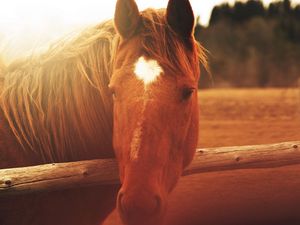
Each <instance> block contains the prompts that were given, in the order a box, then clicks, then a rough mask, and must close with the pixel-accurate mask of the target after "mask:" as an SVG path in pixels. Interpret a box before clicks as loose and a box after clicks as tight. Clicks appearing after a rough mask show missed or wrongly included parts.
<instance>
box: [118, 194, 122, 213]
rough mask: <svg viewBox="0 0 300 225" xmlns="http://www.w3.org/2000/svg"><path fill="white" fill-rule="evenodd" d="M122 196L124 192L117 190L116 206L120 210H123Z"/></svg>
mask: <svg viewBox="0 0 300 225" xmlns="http://www.w3.org/2000/svg"><path fill="white" fill-rule="evenodd" d="M123 197H124V193H123V192H119V195H118V199H117V207H118V208H119V210H120V211H121V212H124V208H123V203H122V199H123Z"/></svg>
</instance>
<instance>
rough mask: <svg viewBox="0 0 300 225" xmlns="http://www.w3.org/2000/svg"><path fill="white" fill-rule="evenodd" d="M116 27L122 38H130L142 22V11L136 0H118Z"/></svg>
mask: <svg viewBox="0 0 300 225" xmlns="http://www.w3.org/2000/svg"><path fill="white" fill-rule="evenodd" d="M114 21H115V27H116V29H117V31H118V33H119V34H120V35H121V36H122V38H124V39H126V38H130V37H131V36H132V35H133V34H134V32H135V31H136V29H137V27H138V24H139V22H140V13H139V9H138V7H137V4H136V3H135V1H134V0H117V4H116V11H115V18H114Z"/></svg>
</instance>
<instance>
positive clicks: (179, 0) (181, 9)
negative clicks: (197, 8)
mask: <svg viewBox="0 0 300 225" xmlns="http://www.w3.org/2000/svg"><path fill="white" fill-rule="evenodd" d="M166 16H167V22H168V24H169V26H170V27H171V28H172V30H173V31H175V32H176V33H177V34H179V35H180V36H181V37H183V38H190V37H191V36H192V34H193V31H194V22H195V18H194V13H193V9H192V6H191V4H190V2H189V0H169V3H168V7H167V15H166Z"/></svg>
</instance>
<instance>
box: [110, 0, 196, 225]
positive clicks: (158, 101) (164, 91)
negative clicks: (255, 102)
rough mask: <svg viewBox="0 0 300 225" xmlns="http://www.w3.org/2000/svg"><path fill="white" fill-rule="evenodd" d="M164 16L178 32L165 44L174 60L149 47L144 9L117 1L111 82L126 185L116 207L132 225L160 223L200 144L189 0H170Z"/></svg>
mask: <svg viewBox="0 0 300 225" xmlns="http://www.w3.org/2000/svg"><path fill="white" fill-rule="evenodd" d="M178 9H180V10H178ZM176 13H177V14H178V13H182V14H180V15H177V14H176ZM156 16H159V14H157V15H156ZM179 18H180V20H181V23H179V21H177V20H179ZM147 21H148V22H149V20H147ZM162 21H164V22H165V24H164V25H163V26H162V27H163V29H170V30H164V31H165V32H166V34H167V33H168V32H170V33H172V35H173V36H172V43H173V44H174V46H168V50H171V49H172V48H173V47H174V48H175V47H176V51H175V50H174V53H173V54H174V56H173V58H174V61H172V57H171V58H170V57H169V58H168V57H167V55H163V54H164V53H163V52H165V51H164V50H163V49H161V48H160V49H158V50H154V49H152V50H153V52H152V54H151V53H150V52H151V49H149V48H148V50H149V51H145V49H147V47H145V45H147V44H148V42H151V38H149V37H148V38H149V39H147V40H145V35H142V34H143V33H145V31H143V30H145V29H147V28H146V27H145V22H143V15H140V14H139V11H138V9H137V6H136V4H135V2H134V1H133V0H118V2H117V7H116V13H115V26H116V29H117V31H118V33H119V34H120V36H121V42H120V45H119V48H118V51H117V54H116V57H115V65H114V73H113V76H112V79H111V83H110V88H111V90H112V92H113V95H114V97H113V98H114V134H113V144H114V149H115V152H116V156H117V159H118V162H119V170H120V179H121V183H122V187H121V189H120V191H119V195H118V203H117V206H118V210H119V213H120V215H121V218H122V220H123V222H124V223H125V224H127V225H135V224H144V225H147V224H161V223H162V218H163V215H164V212H165V209H166V198H167V195H168V193H169V192H170V191H171V190H172V189H173V188H174V186H175V184H176V182H177V181H178V179H179V177H180V175H181V173H182V171H183V169H184V168H185V167H186V166H187V165H188V164H189V163H190V161H191V160H192V158H193V155H194V152H195V148H196V144H197V137H198V105H197V91H196V89H197V84H198V78H199V68H198V67H199V66H198V58H197V55H196V54H195V51H194V49H193V48H194V43H193V38H192V31H193V23H194V20H193V13H192V11H191V7H190V4H189V2H188V1H182V0H178V1H175V0H174V1H172V0H171V1H169V5H168V8H167V13H165V15H164V18H163V19H162V20H161V21H160V22H162ZM182 21H183V22H185V24H182ZM154 22H155V21H154ZM154 22H153V23H154ZM156 22H157V21H156ZM180 26H183V27H180ZM158 33H159V32H158ZM174 39H178V40H174ZM158 40H159V38H158V39H157V40H156V41H158ZM152 41H153V40H152ZM160 41H161V42H163V41H164V40H160ZM165 41H168V40H165ZM170 41H171V40H170ZM175 43H177V44H176V45H175ZM160 44H161V45H162V46H163V45H164V43H160ZM148 47H149V46H148ZM153 48H155V45H154V47H153ZM157 48H159V44H158V46H157ZM166 58H168V59H166ZM175 58H176V60H175ZM179 67H180V68H179ZM182 67H184V69H183V68H182ZM174 68H175V69H174Z"/></svg>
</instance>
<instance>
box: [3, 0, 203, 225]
mask: <svg viewBox="0 0 300 225" xmlns="http://www.w3.org/2000/svg"><path fill="white" fill-rule="evenodd" d="M193 30H194V15H193V11H192V8H191V5H190V3H189V1H188V0H169V2H168V5H167V8H166V9H160V10H154V9H146V10H144V11H141V12H140V11H139V10H138V7H137V4H136V3H135V1H134V0H117V3H116V8H115V15H114V19H113V20H108V21H105V22H102V23H101V24H99V25H97V26H93V27H90V28H87V29H86V30H84V31H83V32H82V33H80V34H79V35H78V36H74V37H70V38H67V39H63V40H61V41H58V42H57V43H55V44H53V45H52V46H50V47H49V49H48V50H47V51H46V52H44V53H40V54H37V55H31V56H29V57H27V58H23V59H19V60H17V61H15V62H13V63H12V64H10V65H9V66H7V67H6V68H2V69H1V71H2V74H1V97H0V108H1V112H0V125H1V126H0V137H1V139H0V168H12V167H23V166H32V165H39V164H45V163H53V162H69V161H78V160H89V159H96V158H101V159H105V158H113V157H116V159H117V161H118V165H119V174H120V181H121V184H120V185H106V186H94V187H86V188H75V187H74V188H72V189H68V190H59V191H53V192H49V193H48V192H47V193H34V194H27V195H22V196H5V197H1V199H0V224H1V225H53V224H56V225H99V224H102V223H103V221H104V220H105V218H106V217H107V216H108V214H109V213H110V212H111V211H112V210H113V209H114V208H115V207H117V209H118V212H119V214H120V217H121V220H122V221H123V223H124V224H126V225H137V224H139V225H140V224H143V225H149V224H158V225H159V224H162V223H163V221H164V215H165V212H166V209H167V198H168V195H169V193H170V192H171V191H172V190H173V189H174V187H175V185H176V183H177V181H178V179H179V178H180V176H181V174H182V171H183V169H184V168H185V167H186V166H187V165H189V163H190V162H191V160H192V159H193V156H194V152H195V149H196V145H197V139H198V114H199V113H198V105H197V85H198V80H199V76H200V69H199V65H200V64H201V63H202V64H203V65H206V56H205V51H204V49H203V48H202V47H201V45H200V44H198V43H197V42H196V41H195V39H194V37H193Z"/></svg>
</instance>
